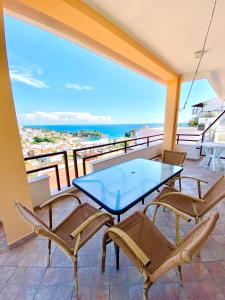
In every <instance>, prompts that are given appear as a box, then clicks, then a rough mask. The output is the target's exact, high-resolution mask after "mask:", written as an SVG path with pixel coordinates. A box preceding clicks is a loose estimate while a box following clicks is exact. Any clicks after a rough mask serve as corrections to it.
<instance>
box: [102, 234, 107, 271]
mask: <svg viewBox="0 0 225 300" xmlns="http://www.w3.org/2000/svg"><path fill="white" fill-rule="evenodd" d="M105 259H106V238H105V237H104V238H103V240H102V273H104V272H105Z"/></svg>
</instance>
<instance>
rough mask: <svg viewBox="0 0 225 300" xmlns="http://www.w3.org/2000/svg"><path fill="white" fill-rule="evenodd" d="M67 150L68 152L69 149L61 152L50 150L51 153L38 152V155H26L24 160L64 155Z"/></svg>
mask: <svg viewBox="0 0 225 300" xmlns="http://www.w3.org/2000/svg"><path fill="white" fill-rule="evenodd" d="M65 152H67V150H63V151H59V152H50V153H44V154H38V155H34V156H27V157H24V160H31V159H38V158H43V157H48V156H54V155H62V154H64V153H65Z"/></svg>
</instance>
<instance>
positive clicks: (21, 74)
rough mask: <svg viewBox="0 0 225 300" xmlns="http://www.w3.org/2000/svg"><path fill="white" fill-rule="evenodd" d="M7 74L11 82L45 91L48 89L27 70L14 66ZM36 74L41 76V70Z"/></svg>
mask: <svg viewBox="0 0 225 300" xmlns="http://www.w3.org/2000/svg"><path fill="white" fill-rule="evenodd" d="M9 73H10V78H11V80H15V81H18V82H22V83H24V84H27V85H30V86H32V87H34V88H37V89H45V88H48V87H49V86H48V85H47V84H46V83H45V82H44V81H42V80H39V79H37V78H36V77H35V74H34V73H33V72H32V71H31V70H29V69H27V68H23V67H18V66H14V67H12V68H11V69H10V71H9ZM36 73H37V75H41V74H42V70H41V68H39V69H38V70H37V72H36Z"/></svg>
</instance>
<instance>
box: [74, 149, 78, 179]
mask: <svg viewBox="0 0 225 300" xmlns="http://www.w3.org/2000/svg"><path fill="white" fill-rule="evenodd" d="M73 163H74V173H75V177H76V178H77V177H79V174H78V165H77V150H73Z"/></svg>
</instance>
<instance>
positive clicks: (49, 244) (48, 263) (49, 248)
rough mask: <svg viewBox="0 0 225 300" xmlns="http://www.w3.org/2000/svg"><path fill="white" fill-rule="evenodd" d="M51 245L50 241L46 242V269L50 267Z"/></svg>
mask: <svg viewBox="0 0 225 300" xmlns="http://www.w3.org/2000/svg"><path fill="white" fill-rule="evenodd" d="M51 245H52V241H51V240H48V262H47V267H49V266H50V263H51V248H52V247H51Z"/></svg>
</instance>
